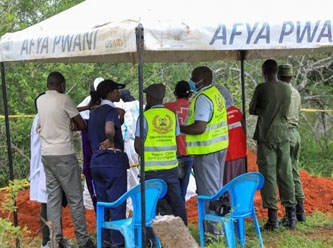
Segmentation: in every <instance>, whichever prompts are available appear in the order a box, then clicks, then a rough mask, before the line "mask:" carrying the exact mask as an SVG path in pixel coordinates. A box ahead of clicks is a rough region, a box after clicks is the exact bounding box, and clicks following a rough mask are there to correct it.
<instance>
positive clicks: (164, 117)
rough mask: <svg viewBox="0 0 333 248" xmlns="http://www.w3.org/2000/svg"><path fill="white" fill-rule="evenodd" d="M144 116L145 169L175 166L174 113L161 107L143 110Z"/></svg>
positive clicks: (176, 162)
mask: <svg viewBox="0 0 333 248" xmlns="http://www.w3.org/2000/svg"><path fill="white" fill-rule="evenodd" d="M144 116H145V118H146V121H147V136H146V139H145V141H144V148H145V171H152V170H169V169H172V168H175V167H177V166H178V160H177V141H176V127H177V121H176V115H175V113H174V112H172V111H171V110H169V109H167V108H164V107H161V108H151V109H149V110H147V111H145V112H144Z"/></svg>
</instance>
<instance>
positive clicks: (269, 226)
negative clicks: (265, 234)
mask: <svg viewBox="0 0 333 248" xmlns="http://www.w3.org/2000/svg"><path fill="white" fill-rule="evenodd" d="M278 228H279V221H278V217H277V210H276V209H271V208H269V209H268V220H267V222H266V223H265V225H263V226H262V227H261V229H262V230H267V231H274V230H276V229H278Z"/></svg>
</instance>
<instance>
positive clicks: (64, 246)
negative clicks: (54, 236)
mask: <svg viewBox="0 0 333 248" xmlns="http://www.w3.org/2000/svg"><path fill="white" fill-rule="evenodd" d="M58 245H59V248H72V247H74V245H73V244H72V243H71V242H70V241H69V240H68V239H65V238H62V239H60V240H59V242H58Z"/></svg>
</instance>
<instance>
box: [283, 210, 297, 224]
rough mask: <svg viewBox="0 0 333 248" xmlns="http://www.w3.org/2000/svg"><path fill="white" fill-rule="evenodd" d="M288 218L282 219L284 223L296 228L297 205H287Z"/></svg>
mask: <svg viewBox="0 0 333 248" xmlns="http://www.w3.org/2000/svg"><path fill="white" fill-rule="evenodd" d="M286 216H287V218H286V219H284V220H282V225H283V226H284V227H286V228H288V229H289V230H295V228H296V223H297V219H296V207H286Z"/></svg>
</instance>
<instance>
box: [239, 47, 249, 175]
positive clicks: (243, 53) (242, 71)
mask: <svg viewBox="0 0 333 248" xmlns="http://www.w3.org/2000/svg"><path fill="white" fill-rule="evenodd" d="M245 55H246V51H245V50H240V58H241V84H242V112H243V118H244V132H245V137H247V136H246V134H247V131H246V102H245V75H244V61H245ZM245 170H246V172H247V171H248V170H247V157H245Z"/></svg>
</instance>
